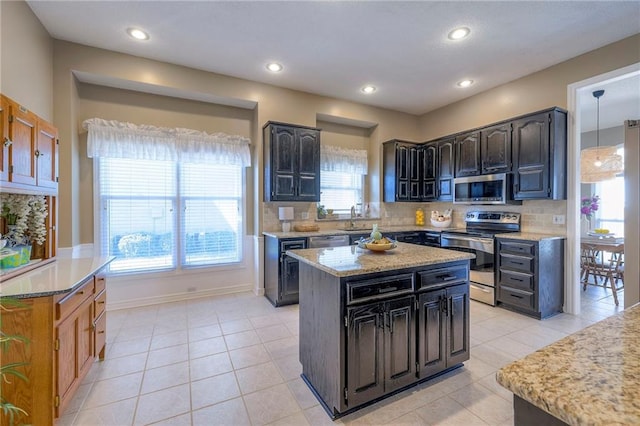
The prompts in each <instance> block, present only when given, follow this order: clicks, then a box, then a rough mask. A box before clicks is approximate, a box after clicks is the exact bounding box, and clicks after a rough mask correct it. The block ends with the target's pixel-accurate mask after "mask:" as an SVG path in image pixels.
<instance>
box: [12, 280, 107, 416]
mask: <svg viewBox="0 0 640 426" xmlns="http://www.w3.org/2000/svg"><path fill="white" fill-rule="evenodd" d="M105 288H106V283H105V279H104V276H103V275H102V274H100V273H97V274H96V275H93V276H91V277H90V278H88V279H87V280H86V281H84V282H82V283H80V284H79V285H78V286H76V287H75V288H74V289H73V290H72V291H69V292H67V293H63V294H58V295H53V296H43V297H32V298H25V299H19V301H20V303H21V306H20V307H18V308H11V309H9V310H7V311H3V313H2V331H3V333H6V334H10V335H20V336H24V337H25V338H26V339H27V340H28V342H29V343H28V344H23V343H19V342H11V344H10V345H9V347H8V350H7V351H4V352H3V353H2V364H3V365H6V364H7V363H11V362H19V363H25V365H24V366H23V367H19V370H20V371H21V372H22V373H23V374H24V375H25V376H27V378H28V382H25V381H22V380H19V379H12V380H11V381H10V382H3V383H0V386H1V389H0V390H1V393H2V396H3V398H5V399H6V400H8V401H12V402H13V403H14V404H15V405H16V406H18V407H20V408H22V409H24V410H25V411H26V412H27V413H28V414H29V416H28V417H26V416H18V418H17V419H16V424H21V423H28V424H33V425H52V424H54V419H55V418H57V417H59V416H60V415H62V414H63V413H64V411H65V409H66V408H67V407H68V405H69V402H70V401H71V400H72V398H73V396H74V394H75V392H76V391H77V389H78V387H79V386H80V383H81V382H82V380H83V378H84V377H85V376H86V374H87V373H88V372H89V369H90V367H91V365H92V363H93V361H94V360H95V358H96V357H99V358H100V359H104V354H105V341H106V312H105V310H104V303H103V302H104V301H106V290H105ZM0 419H2V424H4V421H5V418H4V417H2V413H0Z"/></svg>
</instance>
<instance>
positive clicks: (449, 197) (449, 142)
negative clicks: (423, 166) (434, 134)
mask: <svg viewBox="0 0 640 426" xmlns="http://www.w3.org/2000/svg"><path fill="white" fill-rule="evenodd" d="M437 146H438V166H437V170H438V178H437V183H436V187H437V191H438V197H437V199H438V201H453V177H454V167H455V163H454V158H455V153H454V139H453V138H450V139H442V140H440V141H438V142H437Z"/></svg>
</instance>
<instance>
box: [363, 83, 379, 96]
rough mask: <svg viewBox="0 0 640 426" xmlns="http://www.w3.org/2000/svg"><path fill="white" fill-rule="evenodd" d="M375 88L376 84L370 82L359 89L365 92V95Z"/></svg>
mask: <svg viewBox="0 0 640 426" xmlns="http://www.w3.org/2000/svg"><path fill="white" fill-rule="evenodd" d="M376 90H377V89H376V86H372V85H370V84H367V85H366V86H363V87H362V89H360V91H361V92H362V93H366V94H367V95H368V94H370V93H373V92H375V91H376Z"/></svg>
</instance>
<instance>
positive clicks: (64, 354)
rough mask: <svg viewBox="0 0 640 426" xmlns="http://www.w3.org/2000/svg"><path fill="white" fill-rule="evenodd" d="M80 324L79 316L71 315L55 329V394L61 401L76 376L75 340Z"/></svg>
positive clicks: (77, 367) (70, 388)
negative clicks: (56, 369) (56, 343)
mask: <svg viewBox="0 0 640 426" xmlns="http://www.w3.org/2000/svg"><path fill="white" fill-rule="evenodd" d="M79 330H80V326H79V318H77V317H71V318H68V319H67V320H66V321H64V322H63V323H61V324H60V325H59V326H58V328H57V329H56V332H57V336H56V337H57V339H58V342H59V345H60V346H59V349H58V350H57V351H56V364H57V366H58V374H57V379H58V381H57V386H56V389H57V395H58V396H59V397H60V400H61V401H64V400H65V399H66V398H68V395H69V394H70V393H71V391H72V386H73V384H74V382H75V380H76V379H77V377H78V372H79V370H80V369H79V366H78V357H77V356H76V342H77V341H78V334H79Z"/></svg>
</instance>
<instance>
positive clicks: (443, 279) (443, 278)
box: [436, 275, 456, 281]
mask: <svg viewBox="0 0 640 426" xmlns="http://www.w3.org/2000/svg"><path fill="white" fill-rule="evenodd" d="M436 278H440V279H441V280H442V281H451V280H455V279H456V276H455V275H438V276H437V277H436Z"/></svg>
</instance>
